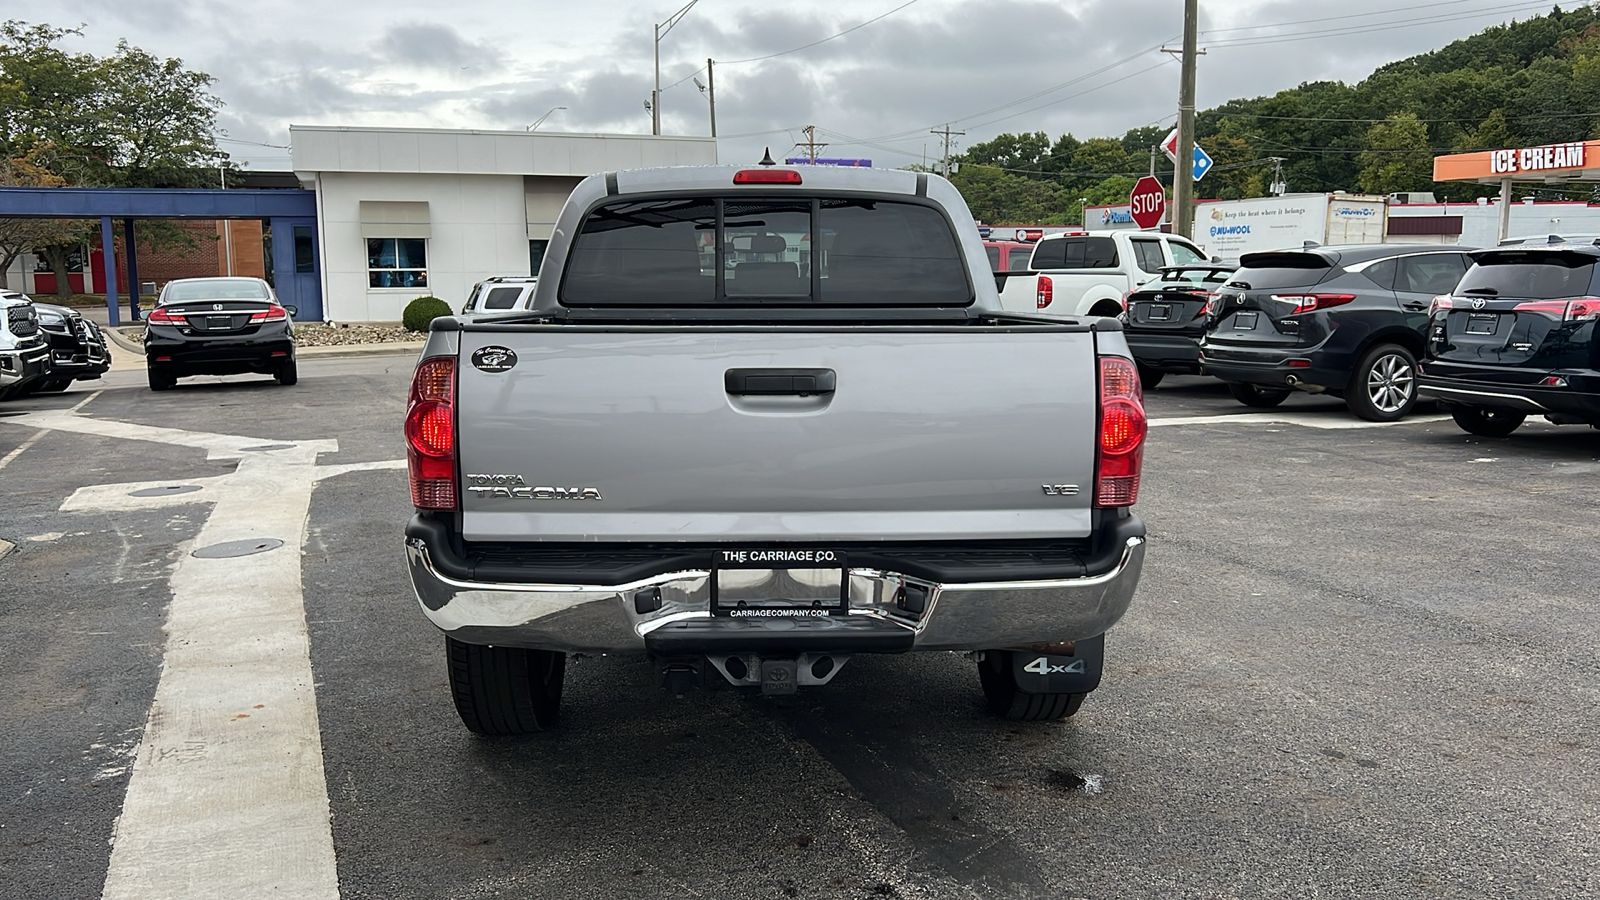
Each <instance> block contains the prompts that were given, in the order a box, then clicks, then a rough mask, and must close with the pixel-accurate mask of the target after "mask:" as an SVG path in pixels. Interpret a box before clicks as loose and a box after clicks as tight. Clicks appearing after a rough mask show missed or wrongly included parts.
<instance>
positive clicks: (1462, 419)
mask: <svg viewBox="0 0 1600 900" xmlns="http://www.w3.org/2000/svg"><path fill="white" fill-rule="evenodd" d="M1450 417H1451V418H1453V419H1455V420H1456V424H1457V425H1459V426H1461V430H1462V431H1465V432H1466V433H1468V434H1476V435H1481V436H1482V437H1505V436H1506V435H1508V434H1510V433H1511V432H1513V431H1516V430H1517V427H1518V426H1519V425H1521V424H1522V420H1523V419H1526V418H1527V417H1528V415H1527V413H1519V412H1512V411H1510V410H1507V409H1488V408H1485V407H1480V406H1453V407H1451V408H1450Z"/></svg>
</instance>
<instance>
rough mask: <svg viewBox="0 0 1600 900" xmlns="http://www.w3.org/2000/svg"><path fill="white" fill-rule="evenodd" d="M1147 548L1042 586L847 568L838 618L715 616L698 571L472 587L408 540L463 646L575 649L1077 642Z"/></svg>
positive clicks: (432, 615) (414, 572)
mask: <svg viewBox="0 0 1600 900" xmlns="http://www.w3.org/2000/svg"><path fill="white" fill-rule="evenodd" d="M1141 530H1142V529H1141ZM1144 550H1145V539H1144V537H1142V536H1139V537H1128V538H1126V539H1125V541H1124V543H1123V546H1122V548H1121V555H1120V557H1119V558H1118V559H1117V561H1116V563H1115V565H1114V566H1113V567H1112V568H1111V569H1110V570H1109V571H1107V572H1103V573H1101V574H1098V575H1092V576H1086V577H1081V578H1066V579H1054V580H1048V581H985V582H981V583H971V584H937V583H932V582H928V581H926V580H922V579H918V578H912V577H910V576H906V575H903V574H899V573H895V572H889V571H882V570H879V569H864V568H852V569H850V591H849V595H850V600H849V608H848V612H847V613H846V614H843V615H836V616H829V617H825V618H805V619H793V618H771V619H749V618H741V619H730V618H726V617H721V616H718V617H713V616H712V614H711V611H710V573H709V572H708V571H706V570H703V569H702V570H689V571H680V572H672V573H667V574H663V575H659V576H656V577H653V578H647V579H643V580H640V581H635V582H631V583H628V584H622V585H606V586H596V585H574V584H520V583H518V584H506V583H483V582H470V581H461V580H458V579H454V578H450V577H447V576H445V575H443V574H442V573H440V572H439V570H438V569H437V567H436V566H435V565H434V562H433V558H432V556H431V554H430V551H429V547H428V544H427V542H426V541H423V540H421V539H419V538H415V537H412V538H408V539H407V540H406V560H407V563H408V568H409V570H410V573H411V584H412V587H413V588H414V589H415V591H416V594H417V599H418V601H419V603H420V604H421V606H422V611H423V613H424V614H425V615H426V616H427V617H428V619H429V620H430V621H432V622H433V624H434V625H436V626H438V627H439V628H440V629H442V630H444V631H445V632H447V633H448V634H450V635H451V636H452V637H455V638H456V639H457V640H460V641H464V642H466V643H470V644H493V645H500V646H511V647H529V648H534V649H543V650H563V651H567V652H572V653H645V652H651V653H665V652H713V650H712V649H707V648H715V652H734V651H737V650H739V649H741V648H742V649H745V650H755V649H761V648H779V649H787V650H798V649H806V650H817V651H839V652H848V651H855V652H874V651H875V652H897V651H903V650H985V649H998V648H1005V647H1020V646H1027V645H1032V644H1043V643H1052V642H1057V641H1071V640H1081V639H1084V638H1089V637H1093V636H1095V635H1098V634H1102V633H1104V632H1105V631H1106V629H1108V628H1110V627H1111V626H1112V625H1113V624H1115V623H1116V621H1117V620H1118V619H1120V618H1122V615H1123V614H1124V613H1125V612H1127V610H1128V606H1129V605H1130V604H1131V603H1132V601H1133V594H1134V589H1135V588H1136V587H1137V586H1138V583H1139V574H1140V571H1141V568H1142V567H1143V564H1144ZM656 591H659V592H660V596H659V598H656V597H655V592H656ZM641 595H644V596H646V597H647V598H648V601H647V602H641V600H640V597H641ZM908 596H909V597H913V598H915V600H914V602H909V603H908V602H907V599H906V598H907V597H908Z"/></svg>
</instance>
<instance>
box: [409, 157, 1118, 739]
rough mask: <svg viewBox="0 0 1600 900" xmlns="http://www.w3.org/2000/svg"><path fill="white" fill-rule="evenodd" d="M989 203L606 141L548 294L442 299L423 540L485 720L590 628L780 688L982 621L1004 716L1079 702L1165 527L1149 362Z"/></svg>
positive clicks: (990, 686) (501, 720)
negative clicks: (1061, 312) (1053, 304)
mask: <svg viewBox="0 0 1600 900" xmlns="http://www.w3.org/2000/svg"><path fill="white" fill-rule="evenodd" d="M971 221H972V214H971V213H970V212H969V211H968V209H967V205H966V203H965V202H963V201H962V199H961V195H960V194H959V193H958V192H957V191H956V189H955V188H954V187H953V186H952V185H951V184H950V183H949V182H947V181H945V180H944V179H942V178H939V177H937V176H933V175H926V174H916V173H911V172H885V171H878V170H866V169H832V168H829V167H822V166H816V167H812V166H806V167H804V168H803V169H798V168H779V167H776V166H757V167H754V168H749V169H740V168H733V167H718V166H696V167H684V168H669V169H640V170H634V171H624V172H609V173H606V174H604V175H594V176H591V177H589V178H588V179H586V180H585V181H584V182H583V183H581V184H580V185H578V187H577V189H576V190H574V191H573V193H572V196H571V197H570V198H569V199H568V201H567V205H566V208H565V209H563V210H562V212H561V217H560V219H559V220H558V222H557V224H556V229H555V237H554V238H553V239H552V240H551V243H550V250H549V253H548V254H547V256H546V257H545V263H544V266H543V269H542V270H541V273H540V277H539V281H538V286H537V287H536V288H535V291H534V298H533V304H532V307H531V308H530V309H527V310H524V311H515V312H512V311H507V312H499V313H495V314H492V315H467V316H461V317H445V318H440V319H435V320H434V322H433V327H432V332H431V333H430V334H429V337H428V344H427V347H426V348H425V349H424V350H423V353H422V359H421V360H420V362H419V363H418V365H417V368H416V372H415V374H414V378H413V382H412V387H411V402H410V405H409V409H408V412H407V416H406V424H405V434H406V438H407V441H408V443H409V454H408V456H409V465H410V479H411V495H412V502H413V504H414V505H415V507H416V510H417V512H416V515H415V516H413V517H412V519H411V521H410V523H409V524H408V525H407V526H406V554H407V559H408V562H409V567H410V572H411V579H412V584H413V586H414V587H415V589H416V593H417V599H418V600H419V602H420V605H421V607H422V611H423V613H424V614H425V615H426V616H427V617H428V619H429V620H430V621H432V622H433V623H434V624H435V625H437V626H438V627H439V628H440V629H442V630H443V631H444V632H445V634H446V635H447V637H446V641H445V647H446V654H447V657H448V661H449V677H450V686H451V692H452V694H453V697H454V700H455V704H456V710H457V712H458V713H460V716H461V719H462V721H463V722H464V723H465V725H466V726H467V728H469V729H471V730H473V731H476V732H480V733H483V734H517V733H523V732H528V731H535V730H539V729H541V728H544V727H547V726H548V725H549V724H551V722H552V721H553V719H554V717H555V715H556V712H557V709H558V706H559V702H560V698H561V685H562V678H563V673H564V672H565V665H566V659H567V656H568V655H569V654H586V655H591V656H600V655H627V654H633V655H641V656H648V657H649V658H651V659H653V660H654V661H655V662H656V664H657V665H658V666H659V667H660V671H661V674H662V677H663V681H664V684H665V686H666V687H668V689H669V690H671V692H673V693H681V692H682V690H683V689H684V688H686V687H689V686H691V685H692V684H693V683H695V682H700V681H705V682H709V683H711V684H729V685H732V686H734V687H738V688H749V689H759V690H760V691H761V692H762V693H766V694H783V693H790V692H793V691H794V690H795V689H796V687H797V686H798V687H817V686H821V685H823V684H826V683H828V682H829V681H830V680H831V679H832V678H833V677H834V675H835V674H836V673H838V672H839V670H840V668H841V667H842V666H843V665H844V664H845V663H846V662H847V661H848V660H849V659H850V658H851V657H852V656H854V655H857V654H864V653H904V652H910V651H936V652H945V651H958V652H962V653H969V654H971V655H972V656H973V658H975V659H976V660H977V662H978V673H977V674H978V676H979V677H978V679H977V680H978V682H979V685H980V686H981V688H982V690H983V693H984V695H985V696H986V698H987V699H988V701H989V705H990V707H991V708H992V709H993V710H994V711H995V712H996V713H998V714H1000V715H1002V716H1005V717H1008V718H1013V719H1056V718H1061V717H1063V716H1068V715H1071V714H1072V713H1073V712H1075V711H1076V710H1077V708H1078V705H1079V704H1080V703H1082V702H1083V698H1084V696H1085V695H1086V694H1088V693H1089V692H1090V691H1092V690H1094V688H1095V687H1096V686H1097V685H1098V684H1099V682H1100V672H1101V661H1102V656H1103V652H1104V635H1105V632H1106V630H1107V629H1108V628H1109V627H1111V626H1112V625H1113V624H1114V623H1115V622H1116V621H1117V620H1118V619H1119V618H1121V617H1122V614H1123V612H1124V611H1126V610H1127V608H1128V605H1129V603H1130V602H1131V601H1132V600H1133V593H1134V587H1135V585H1136V584H1137V583H1138V580H1139V572H1140V567H1141V565H1142V561H1143V558H1144V544H1145V537H1144V534H1145V530H1144V525H1143V524H1142V523H1141V522H1140V521H1139V519H1138V517H1137V516H1135V515H1134V514H1133V512H1132V506H1133V504H1134V502H1135V500H1136V499H1137V497H1138V485H1139V478H1140V470H1141V465H1142V462H1141V460H1142V455H1143V447H1144V437H1145V416H1144V408H1143V405H1142V397H1141V391H1140V387H1139V378H1138V374H1137V372H1136V370H1135V367H1134V363H1133V358H1132V356H1131V355H1130V354H1129V351H1128V344H1127V342H1126V341H1125V340H1123V336H1122V326H1121V323H1119V322H1118V321H1117V320H1116V319H1095V318H1085V319H1079V320H1067V319H1060V318H1054V319H1050V318H1044V317H1041V316H1037V315H1017V314H1012V313H1007V312H1002V311H1000V310H999V309H998V302H997V299H998V298H997V296H996V292H995V280H994V277H993V275H992V274H991V270H990V264H989V260H988V258H987V257H986V256H985V255H984V250H983V246H982V244H981V243H980V242H979V239H978V233H977V231H976V230H975V229H973V228H972V227H971V225H970V224H968V223H970V222H971ZM998 435H1003V436H1004V439H1003V440H998V439H997V436H998ZM847 682H848V683H849V684H850V685H851V686H850V687H849V688H846V689H855V690H865V689H870V688H871V687H872V685H871V683H870V682H871V679H862V680H860V681H849V680H848V679H847Z"/></svg>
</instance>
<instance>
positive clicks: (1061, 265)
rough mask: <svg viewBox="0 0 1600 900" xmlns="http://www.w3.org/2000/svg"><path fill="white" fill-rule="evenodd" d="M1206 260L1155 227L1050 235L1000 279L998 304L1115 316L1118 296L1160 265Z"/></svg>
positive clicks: (1151, 276)
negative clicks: (1016, 271) (1020, 268)
mask: <svg viewBox="0 0 1600 900" xmlns="http://www.w3.org/2000/svg"><path fill="white" fill-rule="evenodd" d="M1205 261H1206V255H1205V254H1204V253H1202V252H1200V248H1199V247H1196V246H1195V245H1194V244H1193V243H1192V242H1190V241H1189V239H1187V238H1183V237H1178V236H1177V235H1171V234H1162V233H1160V232H1153V231H1091V232H1089V233H1088V234H1070V235H1050V236H1046V237H1045V238H1043V239H1041V240H1040V241H1039V244H1038V246H1036V247H1034V249H1033V256H1032V258H1031V259H1030V260H1029V262H1028V268H1029V270H1030V272H1028V273H1024V274H1020V275H1007V276H1006V277H1005V278H1004V284H1003V285H1002V287H1001V290H1000V306H1001V308H1002V309H1004V310H1005V311H1006V312H1021V313H1032V314H1035V315H1043V316H1050V317H1062V318H1066V317H1075V316H1117V315H1121V314H1122V298H1123V296H1124V295H1125V294H1127V293H1128V292H1129V291H1132V290H1134V289H1136V288H1138V287H1139V286H1140V285H1142V284H1144V283H1145V282H1147V281H1151V280H1153V279H1155V278H1156V277H1158V276H1159V275H1160V274H1161V269H1162V267H1163V266H1183V265H1190V264H1193V263H1204V262H1205Z"/></svg>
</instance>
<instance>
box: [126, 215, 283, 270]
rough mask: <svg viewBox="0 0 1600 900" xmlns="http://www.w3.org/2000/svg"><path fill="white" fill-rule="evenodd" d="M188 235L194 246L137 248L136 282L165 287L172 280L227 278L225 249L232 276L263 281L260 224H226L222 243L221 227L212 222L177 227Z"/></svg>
mask: <svg viewBox="0 0 1600 900" xmlns="http://www.w3.org/2000/svg"><path fill="white" fill-rule="evenodd" d="M177 224H178V225H179V227H182V228H184V229H186V230H188V231H189V232H190V236H191V237H193V238H194V242H195V244H196V246H195V247H194V248H193V249H190V248H187V247H168V248H166V249H163V250H161V251H159V252H158V251H155V250H151V249H150V248H148V247H145V246H140V247H139V280H140V281H154V282H156V283H157V284H166V283H167V282H169V281H172V280H173V279H175V278H213V277H216V276H218V275H226V274H228V268H227V266H226V265H225V264H224V260H223V255H224V248H225V247H228V246H230V245H231V247H232V250H233V256H232V261H233V274H234V275H250V276H254V277H256V278H265V277H266V261H265V258H264V253H263V252H262V246H261V237H262V229H261V222H260V221H258V220H255V219H234V220H232V221H231V222H230V223H229V234H228V237H229V240H228V241H224V240H223V230H222V229H223V223H222V222H220V221H216V220H212V219H189V220H184V221H181V222H179V223H177Z"/></svg>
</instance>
